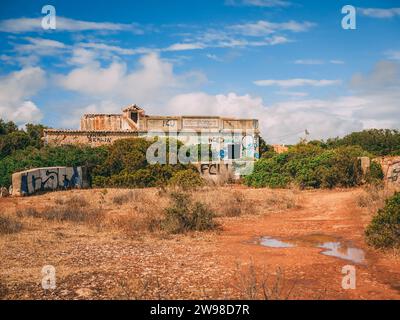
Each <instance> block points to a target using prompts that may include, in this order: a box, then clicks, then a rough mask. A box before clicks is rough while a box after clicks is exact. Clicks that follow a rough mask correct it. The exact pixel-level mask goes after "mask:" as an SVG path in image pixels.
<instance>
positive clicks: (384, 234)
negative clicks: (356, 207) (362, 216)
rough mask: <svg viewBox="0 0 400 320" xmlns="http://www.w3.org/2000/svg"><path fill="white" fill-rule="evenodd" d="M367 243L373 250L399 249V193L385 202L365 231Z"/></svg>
mask: <svg viewBox="0 0 400 320" xmlns="http://www.w3.org/2000/svg"><path fill="white" fill-rule="evenodd" d="M365 236H366V240H367V243H368V244H369V245H371V246H373V247H375V248H398V247H400V192H396V193H395V194H394V195H393V196H392V197H391V198H389V199H387V200H386V204H385V206H384V207H383V209H379V210H378V213H377V214H376V216H374V217H373V219H372V221H371V223H370V224H369V226H368V227H367V229H366V230H365Z"/></svg>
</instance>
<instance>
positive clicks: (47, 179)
mask: <svg viewBox="0 0 400 320" xmlns="http://www.w3.org/2000/svg"><path fill="white" fill-rule="evenodd" d="M87 187H89V184H88V179H87V172H86V168H85V167H48V168H37V169H31V170H26V171H21V172H16V173H14V174H13V175H12V195H13V196H24V195H31V194H34V193H36V192H39V191H49V190H57V189H67V188H87Z"/></svg>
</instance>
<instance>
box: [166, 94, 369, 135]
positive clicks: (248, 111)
mask: <svg viewBox="0 0 400 320" xmlns="http://www.w3.org/2000/svg"><path fill="white" fill-rule="evenodd" d="M345 102H346V101H345ZM341 103H342V101H341V102H338V103H336V105H337V106H341ZM349 103H350V104H351V102H350V101H348V102H347V105H348V104H349ZM352 103H354V102H352ZM345 104H346V103H345ZM167 108H168V110H172V111H171V112H173V113H174V114H187V115H199V114H201V115H225V116H235V117H238V118H250V119H252V118H256V119H259V122H260V130H261V134H262V136H263V137H264V138H266V139H267V141H268V142H269V143H295V142H298V140H299V138H300V137H301V136H304V130H305V129H307V130H309V131H310V133H311V138H328V137H332V136H336V135H344V134H346V133H349V132H351V131H354V130H360V129H361V128H362V123H361V122H360V121H357V120H355V119H352V118H351V117H350V118H348V119H346V118H345V117H343V116H342V115H340V112H339V113H338V112H332V110H334V109H335V108H334V107H333V106H330V103H329V102H328V101H319V100H315V101H314V100H303V101H288V102H284V103H279V104H275V105H271V106H266V105H265V104H264V102H263V100H262V99H261V98H259V97H252V96H250V95H243V96H239V95H237V94H236V93H228V94H227V95H223V94H219V95H215V96H214V95H209V94H206V93H203V92H196V93H189V94H182V95H178V96H176V97H174V98H172V99H171V100H170V101H169V103H168V105H167ZM341 108H342V107H341Z"/></svg>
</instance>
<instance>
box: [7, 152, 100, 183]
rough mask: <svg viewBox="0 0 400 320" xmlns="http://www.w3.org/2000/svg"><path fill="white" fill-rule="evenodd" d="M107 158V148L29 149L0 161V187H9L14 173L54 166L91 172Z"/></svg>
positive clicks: (14, 153)
mask: <svg viewBox="0 0 400 320" xmlns="http://www.w3.org/2000/svg"><path fill="white" fill-rule="evenodd" d="M106 156H107V149H106V148H105V147H98V148H91V147H83V146H60V147H49V146H47V147H43V148H42V149H37V148H34V147H27V148H26V149H23V150H16V151H15V152H13V153H12V154H11V155H9V156H7V157H5V158H4V159H0V186H9V185H10V184H11V175H12V174H13V173H14V172H18V171H23V170H28V169H32V168H40V167H53V166H86V167H87V168H88V169H89V170H91V169H92V168H94V167H96V166H97V165H99V164H101V163H103V162H104V159H105V158H106Z"/></svg>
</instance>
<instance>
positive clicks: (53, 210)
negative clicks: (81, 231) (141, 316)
mask: <svg viewBox="0 0 400 320" xmlns="http://www.w3.org/2000/svg"><path fill="white" fill-rule="evenodd" d="M174 191H175V189H174V188H168V189H166V188H160V189H102V190H93V191H92V192H91V193H90V195H89V194H85V195H76V193H73V192H72V193H64V194H62V196H59V197H56V198H55V199H53V200H52V201H53V204H51V202H50V204H46V205H44V206H42V207H41V206H34V205H32V206H24V207H22V208H18V209H17V210H16V216H17V217H19V218H34V219H37V218H41V219H45V220H49V221H54V222H71V223H79V224H85V225H88V226H92V227H93V226H94V227H96V228H97V229H99V230H100V229H101V230H114V231H117V232H122V233H123V234H125V235H128V236H137V235H140V234H143V233H146V232H149V233H161V234H162V233H163V230H162V229H163V228H162V222H163V221H164V219H165V213H166V208H168V207H170V206H171V205H172V203H171V199H170V195H171V193H173V192H174ZM190 198H191V199H192V201H193V202H194V203H196V202H199V203H202V204H203V205H204V206H206V207H207V208H209V209H210V210H211V211H212V212H215V216H216V217H218V218H222V217H239V216H242V215H254V214H263V213H266V212H281V211H283V210H287V209H291V208H297V207H298V203H299V194H298V192H296V190H284V191H283V190H280V191H279V190H268V189H262V190H251V189H247V188H240V187H235V186H233V187H204V188H201V189H198V190H196V191H192V192H191V194H190Z"/></svg>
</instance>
